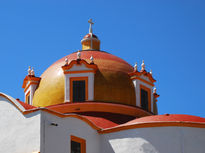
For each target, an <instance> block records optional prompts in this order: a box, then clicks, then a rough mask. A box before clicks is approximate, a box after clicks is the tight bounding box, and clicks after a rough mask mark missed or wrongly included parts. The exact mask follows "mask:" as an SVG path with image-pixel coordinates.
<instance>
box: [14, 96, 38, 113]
mask: <svg viewBox="0 0 205 153" xmlns="http://www.w3.org/2000/svg"><path fill="white" fill-rule="evenodd" d="M16 100H17V101H18V102H19V103H20V104H21V105H22V106H23V107H24V108H25V109H26V110H29V109H34V108H36V107H35V106H32V105H29V104H26V103H24V102H22V101H20V100H19V99H16Z"/></svg>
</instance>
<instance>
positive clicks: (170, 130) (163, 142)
mask: <svg viewBox="0 0 205 153" xmlns="http://www.w3.org/2000/svg"><path fill="white" fill-rule="evenodd" d="M101 150H102V152H101V153H204V152H205V129H203V128H191V127H155V128H138V129H132V130H126V131H120V132H115V133H109V134H103V135H102V146H101Z"/></svg>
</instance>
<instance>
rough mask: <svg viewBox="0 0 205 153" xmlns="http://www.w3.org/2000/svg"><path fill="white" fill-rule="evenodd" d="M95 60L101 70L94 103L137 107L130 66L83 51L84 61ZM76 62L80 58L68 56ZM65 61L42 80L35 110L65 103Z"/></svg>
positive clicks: (47, 71)
mask: <svg viewBox="0 0 205 153" xmlns="http://www.w3.org/2000/svg"><path fill="white" fill-rule="evenodd" d="M91 56H93V58H94V63H95V64H96V65H97V66H98V71H97V72H96V74H95V80H94V101H98V102H99V101H101V102H110V103H121V104H127V105H133V106H135V90H134V86H133V83H132V81H131V80H130V78H129V75H128V73H129V72H132V71H133V68H132V66H131V65H129V64H128V63H127V62H126V61H124V60H122V59H121V58H119V57H116V56H114V55H112V54H109V53H107V52H103V51H81V59H84V60H86V61H87V62H88V63H90V62H91V61H90V57H91ZM66 57H67V58H68V60H69V61H72V60H75V59H76V58H77V54H76V52H75V53H72V54H70V55H68V56H66ZM64 64H65V57H63V58H62V59H60V60H58V61H57V62H55V63H54V64H53V65H51V66H50V67H49V68H48V69H47V70H46V71H45V72H44V73H43V74H42V76H41V82H40V84H39V87H38V89H37V90H36V92H35V94H34V98H33V105H34V106H38V107H39V106H41V107H43V106H49V105H55V104H61V103H64V73H63V70H62V68H61V67H62V66H63V65H64Z"/></svg>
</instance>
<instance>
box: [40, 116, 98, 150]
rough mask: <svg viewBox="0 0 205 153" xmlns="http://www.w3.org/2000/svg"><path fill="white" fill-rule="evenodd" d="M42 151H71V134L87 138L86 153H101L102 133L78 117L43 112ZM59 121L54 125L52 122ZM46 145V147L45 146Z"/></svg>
mask: <svg viewBox="0 0 205 153" xmlns="http://www.w3.org/2000/svg"><path fill="white" fill-rule="evenodd" d="M42 121H44V125H42V136H43V135H44V136H45V139H44V140H42V141H41V142H42V143H41V145H42V147H41V153H70V136H71V135H74V136H77V137H80V138H83V139H85V140H86V153H100V135H99V134H98V133H97V131H96V130H94V129H93V128H91V127H90V126H89V125H88V124H87V123H85V122H84V121H82V120H79V119H77V118H72V117H67V118H59V117H56V116H53V115H51V114H49V113H46V112H43V114H42ZM52 122H53V123H57V124H58V126H52V125H50V123H52ZM43 146H44V147H43Z"/></svg>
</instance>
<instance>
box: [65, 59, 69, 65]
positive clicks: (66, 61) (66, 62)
mask: <svg viewBox="0 0 205 153" xmlns="http://www.w3.org/2000/svg"><path fill="white" fill-rule="evenodd" d="M65 65H68V58H67V57H66V58H65Z"/></svg>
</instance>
